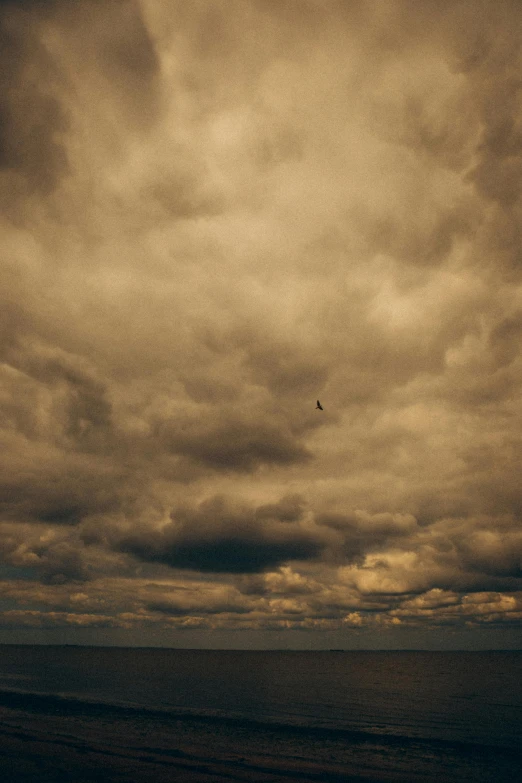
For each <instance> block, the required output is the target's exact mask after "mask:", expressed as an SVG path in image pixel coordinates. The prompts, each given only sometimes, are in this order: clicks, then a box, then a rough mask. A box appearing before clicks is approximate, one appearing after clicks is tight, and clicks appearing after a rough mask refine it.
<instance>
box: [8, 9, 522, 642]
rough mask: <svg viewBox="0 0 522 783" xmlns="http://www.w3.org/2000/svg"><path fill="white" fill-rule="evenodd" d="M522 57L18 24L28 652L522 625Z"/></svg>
mask: <svg viewBox="0 0 522 783" xmlns="http://www.w3.org/2000/svg"><path fill="white" fill-rule="evenodd" d="M521 34H522V9H521V8H520V6H519V3H518V2H516V1H515V0H513V1H512V2H510V0H500V2H495V3H492V2H486V1H485V2H480V3H478V4H477V3H476V2H472V1H471V0H461V1H460V2H457V3H455V2H440V3H437V4H433V3H431V2H427V0H426V2H424V1H423V0H421V2H417V1H416V2H414V1H413V0H393V2H389V3H386V4H377V5H376V4H375V3H371V2H364V1H363V2H353V3H345V2H337V1H336V0H333V2H331V3H328V4H322V3H316V2H314V1H313V0H302V2H299V3H296V2H290V0H289V1H288V2H286V0H282V2H277V3H275V2H274V3H272V2H266V1H265V0H263V1H261V0H259V1H257V0H249V1H248V2H235V0H233V1H232V2H228V0H227V2H218V3H216V2H212V3H210V2H207V0H198V2H194V3H190V4H186V3H182V2H172V3H168V4H165V3H162V2H160V1H159V0H140V1H139V2H138V0H133V2H127V3H121V2H117V0H109V2H104V3H100V2H96V0H79V2H77V3H74V4H70V3H66V2H65V0H63V1H61V0H55V1H54V2H48V3H44V2H36V1H34V2H29V0H18V1H16V0H12V2H5V3H1V4H0V74H1V75H0V82H1V83H0V87H1V89H0V95H1V96H2V97H1V99H0V115H1V122H0V204H1V205H2V214H3V217H2V219H1V221H0V230H1V232H2V247H1V251H0V263H1V271H2V280H3V284H2V286H1V287H0V412H1V418H0V557H1V558H2V563H3V566H2V570H1V571H0V579H1V581H0V592H1V595H2V604H1V606H0V627H1V628H4V629H6V633H7V632H11V630H12V629H24V628H25V629H33V633H34V637H32V638H35V639H38V638H39V637H38V633H39V632H41V631H42V630H43V629H48V628H51V629H53V628H54V629H59V628H62V629H65V631H67V632H69V631H71V633H73V631H74V629H78V628H86V629H91V630H92V634H93V635H92V636H91V637H89V638H90V639H92V640H96V639H97V638H99V637H97V636H96V633H97V630H96V629H105V630H106V632H107V633H110V632H112V631H111V629H112V630H114V632H115V633H116V631H117V630H118V629H131V630H132V632H133V633H134V636H133V640H134V641H135V642H139V641H140V639H142V638H143V640H145V639H146V638H147V635H148V634H149V633H150V629H151V628H155V629H161V632H162V633H163V634H164V636H163V637H162V638H163V642H168V639H169V636H168V634H169V633H170V632H172V633H174V632H177V631H178V630H182V629H184V628H189V629H197V628H201V629H210V630H213V631H216V632H218V631H228V630H230V631H232V630H234V631H236V630H244V631H245V632H250V633H253V632H256V631H263V630H271V629H277V630H279V631H281V632H283V633H284V632H285V631H291V630H305V631H310V632H315V631H316V632H317V642H316V644H317V646H321V645H322V642H321V639H322V638H327V636H325V635H324V632H338V633H342V634H345V637H346V640H345V643H346V645H348V646H349V645H350V644H351V641H350V640H351V639H353V638H355V636H354V635H357V634H361V633H364V631H365V629H376V628H379V629H383V630H390V629H391V630H390V632H391V631H392V630H393V632H396V631H397V630H398V629H401V633H403V637H402V638H403V640H404V644H405V645H406V646H407V645H408V643H409V642H408V640H411V639H413V638H414V637H413V636H412V635H411V634H413V633H429V629H431V628H440V629H446V630H445V631H444V632H447V633H451V632H452V629H455V628H469V629H475V631H476V633H477V634H479V632H480V629H481V628H483V627H485V626H487V627H489V628H494V629H496V632H497V633H498V634H499V636H498V638H499V639H503V638H504V637H503V636H502V634H503V633H504V630H503V629H507V628H514V627H515V628H516V627H517V625H520V620H521V618H522V614H521V612H522V603H521V602H522V598H521V596H522V534H521V533H520V529H521V528H520V524H521V513H522V492H521V489H520V479H519V473H520V470H519V468H520V460H521V456H522V419H521V379H522V360H521V350H520V337H521V334H522V264H521V257H520V247H519V245H520V242H519V236H520V233H521V229H522V207H521V203H522V202H521V198H520V187H519V182H520V181H521V175H522V114H521V110H520V100H519V99H520V90H521V79H520V73H521V72H522V62H521V51H520V41H521V40H522V35H521ZM317 398H320V399H321V401H322V403H323V406H324V411H323V412H320V411H318V410H315V400H316V399H317ZM67 629H68V630H67ZM441 632H442V631H441ZM408 634H410V636H409V635H408ZM2 638H8V637H4V636H2ZM67 638H69V637H67ZM70 638H71V639H72V638H74V636H71V637H70ZM100 638H101V637H100ZM104 638H110V636H109V637H104ZM114 638H116V637H114ZM216 638H217V637H216ZM220 638H221V637H220ZM245 638H250V637H248V636H247V637H245ZM251 638H252V639H253V638H254V637H253V636H252V637H251ZM343 638H344V637H343ZM415 638H416V639H417V638H418V637H415ZM426 638H427V637H426ZM476 638H477V639H478V638H479V637H478V635H477V637H476ZM144 643H145V642H144ZM326 646H329V645H328V643H327V644H326ZM335 646H337V644H336V645H335Z"/></svg>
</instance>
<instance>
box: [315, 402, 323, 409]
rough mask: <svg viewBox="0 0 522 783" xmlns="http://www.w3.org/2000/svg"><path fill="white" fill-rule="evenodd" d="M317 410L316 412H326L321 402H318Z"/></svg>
mask: <svg viewBox="0 0 522 783" xmlns="http://www.w3.org/2000/svg"><path fill="white" fill-rule="evenodd" d="M315 409H316V410H320V411H322V410H324V408H323V406H322V405H321V403H320V402H319V400H317V405H316V406H315Z"/></svg>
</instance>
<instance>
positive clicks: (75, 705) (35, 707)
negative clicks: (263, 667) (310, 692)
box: [0, 688, 522, 761]
mask: <svg viewBox="0 0 522 783" xmlns="http://www.w3.org/2000/svg"><path fill="white" fill-rule="evenodd" d="M0 707H4V708H7V709H10V710H18V711H22V712H28V713H31V714H32V715H34V714H40V715H42V716H43V715H52V716H61V717H67V716H71V717H73V716H74V717H90V718H101V717H103V718H105V719H106V718H112V719H113V720H117V719H121V720H141V719H143V720H152V721H157V722H161V723H167V722H168V723H171V722H177V721H182V722H184V723H189V722H192V723H198V724H200V725H201V724H220V725H221V726H223V727H225V726H228V727H230V728H239V729H241V730H243V731H244V730H245V729H247V730H251V731H253V732H263V733H276V734H278V735H282V734H283V735H294V736H299V737H300V738H304V737H306V736H309V737H310V738H313V739H314V740H324V741H328V740H331V741H342V742H346V743H350V744H358V745H359V744H364V745H370V744H371V745H378V746H383V747H384V746H386V747H391V746H398V745H399V746H401V747H403V748H405V749H406V748H407V747H411V748H414V747H417V748H418V747H421V746H422V747H425V748H426V747H431V748H433V749H435V748H437V749H439V750H444V749H447V750H451V751H453V752H458V753H459V754H464V755H468V754H469V755H473V756H477V755H479V756H481V757H484V756H496V755H498V754H502V756H503V757H504V758H505V757H506V756H509V757H511V758H514V759H520V761H522V751H520V750H518V749H517V748H512V747H508V746H498V745H488V744H483V743H481V744H478V743H475V742H466V741H463V740H456V739H455V740H453V739H451V740H450V739H440V738H433V737H411V736H407V735H404V734H398V733H396V734H392V733H383V732H378V731H363V730H358V729H352V728H344V727H332V726H318V725H311V724H306V725H303V724H300V723H292V722H281V721H280V720H279V721H278V720H276V719H274V720H270V719H265V718H263V719H257V718H252V717H244V716H238V715H232V714H218V713H217V712H211V711H203V710H197V711H196V710H179V709H171V708H156V707H147V706H143V705H137V704H121V703H114V702H112V703H109V702H104V701H95V700H90V699H86V698H83V697H78V696H66V695H63V694H49V693H41V692H37V691H32V692H28V691H21V690H14V689H6V688H4V689H2V690H0Z"/></svg>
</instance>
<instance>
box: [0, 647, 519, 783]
mask: <svg viewBox="0 0 522 783" xmlns="http://www.w3.org/2000/svg"><path fill="white" fill-rule="evenodd" d="M2 738H3V740H4V747H5V749H4V751H3V752H2V750H1V747H2V742H1V740H2ZM24 753H26V756H27V758H26V759H25V760H23V758H22V757H23V755H24ZM2 765H4V767H3V766H2ZM2 770H4V772H5V771H7V773H8V774H9V775H10V776H11V777H10V778H6V777H5V774H4V779H12V780H13V781H15V780H17V775H18V776H19V777H18V779H19V780H20V781H21V780H24V781H25V780H27V781H29V780H33V779H34V780H41V781H47V780H49V781H51V780H56V781H58V780H60V781H65V780H70V781H71V783H73V782H74V783H76V781H80V780H85V781H87V780H93V781H94V780H108V781H112V780H114V781H116V780H119V781H124V780H128V781H133V780H136V781H140V782H141V781H146V780H151V781H152V780H154V781H158V780H172V781H201V782H202V783H203V781H207V780H209V781H210V780H212V781H214V783H219V781H232V780H235V781H264V780H267V781H269V780H270V781H286V780H299V781H303V782H304V781H312V780H315V781H410V780H411V781H425V782H429V781H435V780H436V781H438V783H443V782H444V781H448V782H450V781H468V780H469V781H518V780H522V652H516V651H514V652H497V651H495V652H414V651H400V652H390V651H386V652H364V651H346V652H343V651H331V652H330V651H306V652H302V651H232V650H223V651H211V650H172V649H158V648H147V649H144V648H114V647H108V648H100V647H67V646H65V647H59V646H57V647H52V646H49V647H45V646H34V647H30V646H14V645H13V646H9V645H6V646H0V771H2ZM31 776H32V777H31Z"/></svg>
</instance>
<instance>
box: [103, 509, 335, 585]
mask: <svg viewBox="0 0 522 783" xmlns="http://www.w3.org/2000/svg"><path fill="white" fill-rule="evenodd" d="M259 511H260V509H259V508H258V509H256V508H254V507H247V506H243V507H242V506H235V505H234V504H232V503H231V502H230V501H229V500H227V499H226V498H223V497H215V498H211V499H210V500H207V501H204V502H202V503H201V504H200V505H199V506H197V507H196V508H193V509H189V508H179V509H176V510H175V511H173V512H172V521H171V522H170V523H168V524H167V525H165V526H164V527H163V528H162V529H161V530H141V531H137V532H131V533H128V534H126V535H123V536H122V537H120V538H119V539H117V540H116V542H115V546H116V547H117V548H118V549H119V550H120V551H124V552H130V553H132V554H133V555H135V556H136V557H138V558H140V559H142V560H146V561H150V562H159V563H166V564H168V565H169V566H172V567H174V568H181V569H190V570H195V571H203V572H225V573H255V572H258V571H265V570H267V569H269V568H274V567H276V566H278V565H279V564H281V563H285V562H287V561H290V560H309V559H311V558H316V557H317V556H319V555H320V553H321V551H322V549H323V548H324V546H325V543H326V541H327V537H326V536H323V535H321V531H320V530H318V529H317V528H312V529H310V528H309V527H307V526H305V525H303V524H300V521H299V520H298V519H295V515H294V512H293V510H292V514H291V519H290V520H289V519H288V502H285V501H283V503H282V508H281V512H282V516H283V521H281V519H280V517H279V514H278V508H277V506H274V507H272V508H271V509H270V512H269V513H270V516H265V515H266V506H265V507H261V512H260V513H259Z"/></svg>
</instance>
